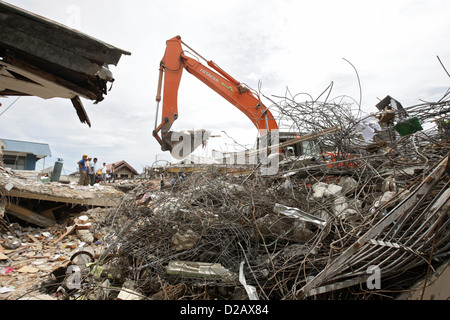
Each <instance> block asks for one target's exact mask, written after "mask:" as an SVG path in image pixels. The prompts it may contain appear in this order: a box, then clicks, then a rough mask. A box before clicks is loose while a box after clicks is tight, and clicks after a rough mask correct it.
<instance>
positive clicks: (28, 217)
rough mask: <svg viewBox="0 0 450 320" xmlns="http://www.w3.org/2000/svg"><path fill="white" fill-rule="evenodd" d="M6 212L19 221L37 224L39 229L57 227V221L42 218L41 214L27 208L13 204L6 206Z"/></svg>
mask: <svg viewBox="0 0 450 320" xmlns="http://www.w3.org/2000/svg"><path fill="white" fill-rule="evenodd" d="M6 211H7V212H8V213H9V214H12V215H14V216H16V217H17V218H19V219H22V220H24V221H27V222H29V223H32V224H35V225H37V226H39V227H44V228H47V227H52V226H54V225H55V221H52V220H50V219H48V218H46V217H44V216H41V215H40V214H39V213H36V212H33V211H31V210H29V209H27V208H24V207H21V206H18V205H15V204H12V203H8V204H7V205H6Z"/></svg>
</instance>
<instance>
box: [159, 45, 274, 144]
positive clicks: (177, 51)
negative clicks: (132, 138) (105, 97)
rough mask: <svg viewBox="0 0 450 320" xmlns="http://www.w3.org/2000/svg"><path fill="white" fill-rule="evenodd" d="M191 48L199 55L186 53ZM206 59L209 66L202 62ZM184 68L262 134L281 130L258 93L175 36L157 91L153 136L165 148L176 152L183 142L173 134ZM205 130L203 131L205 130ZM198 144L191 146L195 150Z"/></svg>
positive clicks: (161, 67)
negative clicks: (160, 116) (244, 116)
mask: <svg viewBox="0 0 450 320" xmlns="http://www.w3.org/2000/svg"><path fill="white" fill-rule="evenodd" d="M183 46H184V47H186V48H188V49H189V50H190V51H192V52H190V53H191V54H195V56H196V58H191V57H188V56H187V55H186V53H187V51H185V50H184V49H183ZM200 60H204V61H205V62H206V64H207V65H208V66H205V65H204V64H202V63H200ZM183 69H186V70H187V71H188V72H189V73H191V74H192V75H194V76H195V77H197V78H198V79H199V80H201V81H202V82H203V83H205V84H206V85H207V86H209V87H210V88H211V89H212V90H214V91H215V92H217V93H218V94H219V95H220V96H222V97H223V98H225V99H226V100H227V101H228V102H230V103H231V104H232V105H234V106H235V107H237V108H238V109H239V110H241V111H242V112H243V113H244V114H245V115H246V116H247V117H248V118H249V119H250V120H251V121H252V123H253V124H254V125H255V127H256V128H257V129H258V131H259V134H260V135H264V134H268V133H270V132H271V131H273V130H278V124H277V122H276V121H275V118H274V117H273V115H272V113H271V112H270V110H269V109H268V108H266V107H265V106H264V104H263V103H262V102H261V99H260V97H259V95H258V94H257V92H255V91H254V90H253V89H251V88H249V87H248V86H246V85H244V84H242V83H240V82H239V81H237V80H236V79H234V78H233V77H231V76H230V75H229V74H228V73H226V72H225V71H224V70H222V69H221V68H220V67H219V66H218V65H217V64H215V63H214V62H213V61H207V60H206V59H204V58H203V57H202V56H201V55H199V54H198V53H197V52H195V51H194V50H193V49H192V48H190V47H189V46H187V45H186V44H185V43H184V42H183V41H181V37H180V36H176V37H174V38H172V39H170V40H167V42H166V51H165V54H164V57H163V59H162V60H161V63H160V69H159V81H158V91H157V96H156V101H157V112H156V121H155V129H154V131H153V136H154V137H155V138H156V140H157V141H158V142H159V144H160V145H161V150H162V151H173V149H174V148H175V146H176V144H178V143H179V142H180V141H179V140H178V139H176V138H175V139H174V138H173V137H172V131H170V128H171V127H172V125H173V123H174V121H175V120H177V118H178V88H179V85H180V80H181V75H182V73H183ZM162 87H164V92H163V99H162V100H163V104H162V122H161V123H160V124H159V125H158V112H159V104H160V102H161V91H162ZM203 131H204V130H203ZM191 134H192V133H191ZM193 149H195V146H194V147H193V148H192V149H191V152H192V151H194V150H193Z"/></svg>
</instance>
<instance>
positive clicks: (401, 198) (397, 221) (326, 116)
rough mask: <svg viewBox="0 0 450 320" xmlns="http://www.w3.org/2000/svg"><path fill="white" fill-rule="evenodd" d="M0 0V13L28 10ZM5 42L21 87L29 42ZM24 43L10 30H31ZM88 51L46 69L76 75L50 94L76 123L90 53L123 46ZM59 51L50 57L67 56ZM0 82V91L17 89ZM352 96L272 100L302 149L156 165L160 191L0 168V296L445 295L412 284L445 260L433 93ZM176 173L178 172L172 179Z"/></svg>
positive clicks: (441, 140)
mask: <svg viewBox="0 0 450 320" xmlns="http://www.w3.org/2000/svg"><path fill="white" fill-rule="evenodd" d="M0 5H1V7H0V8H1V9H2V11H0V22H2V21H9V22H14V21H16V19H19V18H20V19H23V18H24V17H25V18H27V19H28V18H30V16H29V14H27V13H24V12H22V11H21V10H18V9H17V8H14V7H12V6H9V5H6V4H3V3H2V2H0ZM12 15H16V17H15V18H14V19H12V18H10V17H11V16H12ZM36 19H37V18H36V17H32V19H31V20H32V21H33V22H36V21H37V20H36ZM38 20H39V23H40V24H42V23H44V25H49V24H51V25H52V26H54V24H52V23H49V21H42V19H38ZM44 20H45V19H44ZM29 23H30V22H29V21H26V22H24V24H23V25H27V24H29ZM9 25H10V24H9V23H8V25H6V26H7V27H8V26H9ZM37 27H39V26H37ZM9 28H10V26H9ZM17 28H19V26H17ZM56 29H57V30H61V29H60V28H59V27H56ZM11 32H15V33H17V32H22V31H17V30H11ZM69 34H70V37H69V38H72V40H73V37H74V36H75V38H77V39H79V38H78V37H80V35H79V34H78V33H73V31H72V32H69ZM19 35H22V33H19ZM28 36H29V35H28ZM82 38H83V39H84V40H86V38H85V37H84V36H82ZM5 39H6V40H8V37H7V38H5ZM6 40H5V41H4V40H3V39H2V41H3V42H2V43H0V45H1V46H0V53H1V55H2V60H0V62H1V65H2V69H1V70H3V71H2V72H3V73H2V75H5V77H6V78H9V79H7V80H8V81H9V82H15V81H12V80H14V79H12V78H15V80H20V82H21V83H22V85H23V86H24V88H28V89H30V88H31V87H34V86H33V81H37V80H39V81H40V82H41V83H42V84H44V82H43V81H42V80H43V79H42V77H44V76H45V75H48V73H46V72H43V71H42V70H40V72H39V77H40V78H35V75H32V74H30V72H31V70H32V69H34V68H31V67H30V68H29V69H26V68H25V67H26V65H27V63H24V62H23V61H24V60H23V59H24V57H26V60H27V61H29V62H28V64H30V63H32V62H33V61H35V60H34V59H36V57H33V56H30V55H31V53H30V52H29V51H28V50H29V48H16V50H12V49H13V48H12V45H11V43H7V41H6ZM87 40H88V41H87V42H88V43H90V39H87ZM30 41H31V42H24V43H36V41H38V40H36V39H30ZM48 41H49V42H48V43H46V41H45V40H44V44H45V45H44V46H43V48H44V49H45V48H49V46H50V39H48ZM38 43H42V39H41V40H39V41H38ZM73 47H77V48H78V47H80V46H78V45H74V46H73ZM99 50H100V51H97V53H98V54H99V56H101V57H104V58H105V60H101V61H96V60H95V59H94V60H92V59H91V58H92V57H91V58H88V59H85V58H86V57H84V58H82V59H81V60H82V61H84V60H86V61H84V62H83V63H81V62H80V60H79V59H78V58H80V57H78V58H77V59H75V61H79V62H80V64H79V65H78V67H80V66H84V67H86V68H87V69H84V70H90V72H88V73H86V74H85V75H87V78H88V79H89V80H88V81H87V82H86V83H84V82H83V81H81V80H82V79H86V77H84V76H80V74H79V73H77V72H68V73H66V71H68V70H67V69H66V68H67V66H66V67H65V68H56V69H54V70H58V71H61V73H59V74H55V75H54V77H52V79H58V83H59V84H61V83H66V84H67V81H69V82H70V80H68V79H63V75H67V76H69V75H70V76H73V78H71V79H72V81H73V82H75V83H77V84H78V85H77V86H76V87H73V86H69V84H67V85H68V87H69V89H70V90H64V96H65V97H67V98H69V99H71V101H72V103H74V106H75V108H76V109H77V112H78V114H79V116H80V120H81V121H84V122H87V123H88V124H89V119H88V117H87V115H86V114H85V112H84V111H83V109H82V107H81V106H80V105H79V104H78V103H77V101H78V99H77V97H78V96H80V95H81V96H84V97H88V98H89V99H92V100H95V101H101V99H102V97H103V94H104V93H105V90H104V89H105V84H106V82H105V81H107V80H106V79H107V78H104V74H103V73H102V72H103V71H106V70H105V69H104V68H103V67H104V64H105V63H107V62H114V61H115V62H117V61H118V57H119V56H120V55H121V54H126V52H124V51H122V50H115V49H114V48H111V47H110V46H104V45H102V46H101V49H99ZM11 51H14V54H12V53H11ZM106 52H107V53H109V52H111V53H112V56H113V57H110V56H109V55H108V54H106V55H103V54H105V53H106ZM81 56H83V54H81ZM95 57H96V58H98V56H97V55H96V56H95ZM50 58H52V57H50ZM53 58H55V56H53ZM66 58H67V59H65V61H60V62H62V63H64V62H68V61H72V57H66ZM63 60H64V59H63ZM15 61H16V62H17V61H19V62H21V64H20V65H13V62H15ZM93 61H94V62H93ZM56 62H58V61H52V62H49V61H47V62H43V61H39V66H52V67H54V66H55V65H54V63H56ZM72 71H74V70H72ZM102 74H103V75H102ZM24 77H25V78H27V79H28V80H26V79H24ZM36 79H37V80H36ZM47 80H48V79H47ZM75 80H76V81H75ZM77 81H81V82H77ZM83 84H84V85H87V87H83ZM92 84H94V88H93V87H91V86H92ZM44 87H45V86H44ZM58 88H59V87H58ZM0 89H2V91H0V94H4V95H6V94H19V93H20V94H26V93H27V92H24V91H20V90H18V89H14V90H13V89H11V88H9V89H6V88H2V87H0ZM41 89H42V88H41ZM21 90H24V89H21ZM68 92H70V93H68ZM28 94H32V92H31V91H29V92H28ZM33 94H36V95H38V96H39V95H40V94H41V93H39V94H38V93H33ZM79 94H80V95H79ZM357 107H358V108H359V109H358V108H357V109H356V114H355V112H354V103H347V102H345V101H342V100H340V101H339V102H336V101H335V100H326V101H320V100H319V98H317V99H311V100H310V101H309V100H308V101H306V102H302V103H299V102H297V101H296V99H294V98H293V97H285V98H284V99H282V101H280V102H276V103H274V107H273V109H277V110H278V111H279V112H278V117H279V119H277V120H278V123H279V124H280V127H283V126H285V127H286V128H289V129H290V130H291V131H293V132H306V133H309V134H310V136H309V138H310V139H311V141H312V140H314V146H315V148H314V149H315V150H318V152H317V154H315V155H314V154H311V155H310V156H309V157H307V158H305V157H296V156H292V157H284V158H281V159H280V161H279V166H278V171H277V172H276V173H275V174H272V175H260V174H258V170H257V166H252V165H247V166H245V168H237V167H236V166H235V165H232V164H226V163H225V164H224V163H221V164H216V163H212V164H208V165H202V166H201V167H194V168H193V167H192V166H185V165H180V166H169V167H165V168H164V169H165V170H166V172H167V173H168V174H172V175H173V176H168V177H167V178H166V179H167V180H166V181H168V182H167V183H166V185H162V188H161V185H160V181H159V180H152V179H144V180H140V179H134V180H130V181H129V182H128V183H127V182H126V181H124V182H123V183H120V184H116V185H114V186H102V185H100V186H95V187H80V186H77V185H73V184H69V185H65V184H61V183H57V182H42V181H30V180H29V179H24V178H23V177H20V176H19V175H17V174H15V173H14V171H12V170H6V169H4V168H0V197H1V198H0V210H1V211H0V232H1V238H0V240H1V242H0V245H1V247H0V281H1V283H0V289H1V291H0V294H3V295H6V297H5V296H4V297H5V299H28V298H31V297H34V298H39V299H61V300H63V299H85V300H86V299H87V300H114V299H121V300H141V299H145V300H200V299H202V300H204V299H235V300H256V299H261V300H296V299H317V300H330V299H359V300H369V299H381V300H392V299H409V298H412V297H417V296H418V298H424V297H429V299H432V298H435V299H447V298H448V296H449V295H448V293H446V291H444V290H443V291H440V292H437V293H434V296H432V295H425V294H426V292H427V290H428V288H429V287H430V285H432V284H433V282H435V281H437V280H436V279H438V278H439V276H440V275H442V274H445V272H446V270H447V268H448V263H449V260H448V259H449V221H450V220H449V213H450V210H449V207H450V200H449V198H450V197H449V196H450V192H449V174H450V167H449V163H448V161H449V155H450V154H449V151H450V145H449V141H450V135H449V133H450V130H449V126H448V120H447V119H448V116H449V113H450V110H449V100H448V93H447V94H446V95H445V96H444V97H443V98H442V99H440V100H439V101H438V102H435V103H423V104H421V105H417V106H412V107H409V108H404V107H403V106H402V105H401V104H400V103H399V102H398V101H397V100H395V99H393V98H392V97H390V96H388V97H386V98H385V99H383V100H382V101H381V102H380V104H378V105H377V109H378V111H377V112H376V113H374V114H372V115H370V116H362V112H361V110H360V107H361V106H357ZM429 124H432V126H431V127H430V128H429V129H428V128H426V125H429ZM424 128H425V129H424ZM329 129H332V130H329ZM319 132H321V133H323V134H320V135H318V134H317V133H319ZM167 169H170V170H167ZM179 174H181V175H183V176H184V180H182V181H181V180H177V179H175V182H174V184H173V185H172V184H171V179H172V178H174V177H178V175H179ZM18 275H20V276H21V277H24V276H25V275H33V276H35V275H38V277H33V278H32V279H33V280H34V281H29V282H30V283H27V284H28V286H26V285H25V284H24V283H23V282H28V281H27V280H29V279H30V278H26V277H25V278H22V280H21V281H22V285H23V288H22V287H21V286H20V285H19V284H18V283H17V282H15V280H16V279H18V278H19V276H18ZM447 279H448V278H447ZM18 281H20V280H18ZM447 282H448V281H447ZM29 284H32V285H29ZM447 287H448V284H447ZM19 288H20V289H21V290H19Z"/></svg>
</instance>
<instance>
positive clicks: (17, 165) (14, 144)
mask: <svg viewBox="0 0 450 320" xmlns="http://www.w3.org/2000/svg"><path fill="white" fill-rule="evenodd" d="M1 141H3V145H4V149H3V150H2V151H3V166H4V167H5V168H11V169H13V170H30V171H33V170H36V162H38V161H39V160H41V159H45V158H46V157H51V156H52V154H51V151H50V147H49V145H48V144H46V143H36V142H27V141H19V140H8V139H1Z"/></svg>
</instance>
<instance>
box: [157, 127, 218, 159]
mask: <svg viewBox="0 0 450 320" xmlns="http://www.w3.org/2000/svg"><path fill="white" fill-rule="evenodd" d="M209 136H210V132H208V131H206V130H203V129H201V130H189V131H169V132H168V133H167V134H166V135H165V136H164V137H163V142H164V144H165V146H166V148H167V150H170V154H171V155H172V157H174V158H175V159H178V160H181V159H184V158H186V157H187V156H188V155H190V154H191V153H192V152H194V150H195V149H197V148H198V147H199V146H200V145H204V144H205V142H206V141H207V140H208V139H209Z"/></svg>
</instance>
